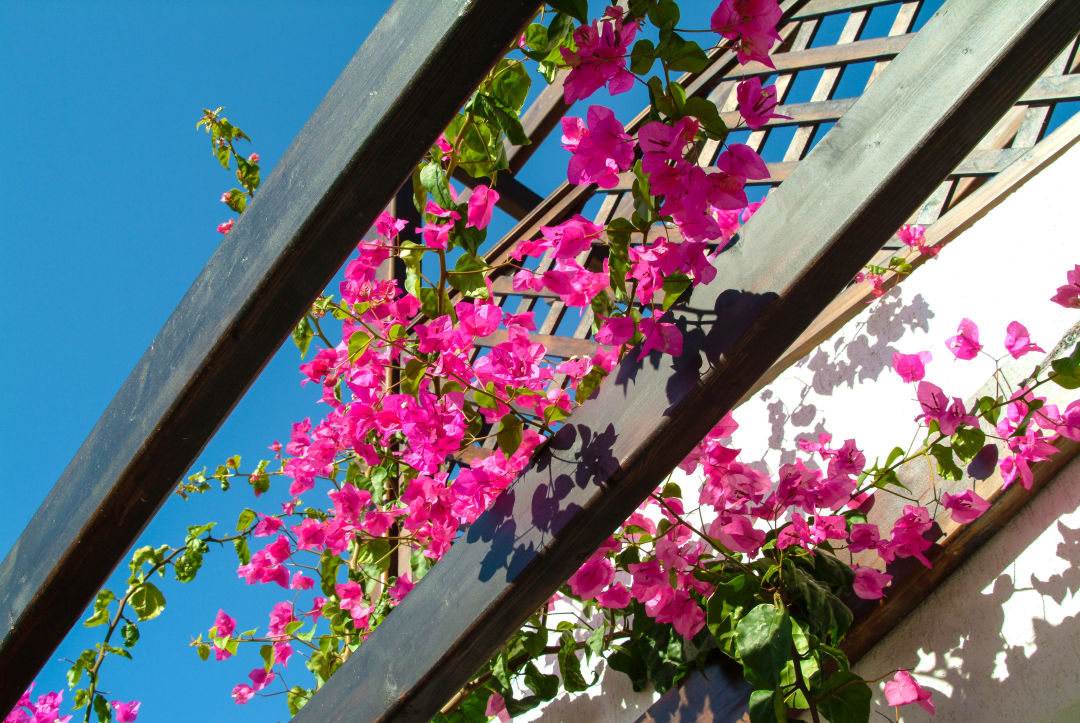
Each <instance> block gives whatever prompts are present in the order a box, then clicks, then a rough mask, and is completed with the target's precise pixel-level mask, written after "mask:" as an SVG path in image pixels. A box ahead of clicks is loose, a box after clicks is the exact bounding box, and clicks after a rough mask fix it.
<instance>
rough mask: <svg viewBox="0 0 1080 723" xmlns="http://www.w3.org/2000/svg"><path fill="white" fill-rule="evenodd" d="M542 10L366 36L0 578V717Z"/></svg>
mask: <svg viewBox="0 0 1080 723" xmlns="http://www.w3.org/2000/svg"><path fill="white" fill-rule="evenodd" d="M539 6H540V2H539V0H472V1H471V2H470V1H469V0H455V1H453V2H440V3H431V2H428V0H399V2H397V3H395V4H394V5H393V6H392V7H391V8H390V10H389V11H388V12H387V14H386V15H385V16H384V17H383V19H382V20H381V21H380V22H379V24H378V25H377V26H376V28H375V29H374V30H373V31H372V34H371V36H370V37H369V39H368V40H367V42H365V43H364V45H363V47H361V48H360V50H359V51H358V52H357V54H356V55H355V56H354V57H353V59H352V60H351V61H350V63H349V65H348V66H347V67H346V68H345V70H344V72H343V73H342V75H341V77H340V78H338V80H337V81H336V82H335V84H334V86H333V87H332V88H331V89H330V91H329V92H328V93H327V95H326V97H325V98H324V100H323V101H322V103H321V104H320V105H319V107H318V109H316V111H315V113H314V114H313V115H312V117H311V119H310V120H309V121H308V122H307V124H306V125H305V126H304V128H303V129H302V130H301V131H300V133H299V134H298V135H297V138H296V139H295V140H294V141H293V144H292V145H291V146H290V148H289V150H288V151H287V152H286V154H285V156H284V157H283V158H282V160H281V161H280V162H279V163H278V165H277V167H276V168H275V169H274V171H273V173H272V174H271V175H270V177H269V178H267V180H266V182H265V183H264V184H263V187H262V189H261V190H260V193H259V196H258V198H256V199H255V201H254V202H253V203H252V204H251V206H250V207H249V209H248V211H247V213H245V214H244V215H243V216H242V217H241V219H240V221H239V222H238V223H237V225H236V226H235V227H234V228H233V230H232V231H231V232H230V233H229V235H228V236H227V237H225V239H224V240H223V241H222V243H221V246H220V247H219V248H218V250H217V252H216V253H215V254H214V255H213V257H212V258H211V259H210V261H209V263H208V264H207V266H206V268H205V269H204V271H203V272H202V273H201V274H200V276H199V277H198V279H196V281H195V283H194V284H193V286H192V287H191V289H190V290H189V291H188V293H187V295H186V296H185V297H184V299H183V300H182V301H181V302H180V304H179V305H178V306H177V309H176V311H174V313H173V315H172V316H171V317H170V319H169V320H168V321H167V322H166V324H165V326H164V327H163V328H162V330H161V331H160V332H159V333H158V336H157V338H156V339H155V340H154V342H153V343H152V344H151V346H150V348H149V349H148V351H147V352H146V353H145V354H144V356H143V357H142V359H141V360H140V361H139V363H138V364H137V366H136V367H135V370H134V371H133V372H132V374H131V376H129V377H128V379H127V381H126V382H125V383H124V385H123V387H122V388H121V389H120V391H119V392H118V393H117V395H116V397H115V398H114V399H113V401H112V403H111V404H110V405H109V407H108V408H107V409H106V411H105V413H104V414H103V415H102V417H101V419H100V420H99V421H98V423H97V424H96V426H95V427H94V429H93V431H91V433H90V435H89V437H88V438H87V440H86V442H84V444H83V445H82V447H81V448H80V449H79V451H78V452H77V453H76V455H75V458H74V459H73V460H72V462H71V463H70V464H69V465H68V467H67V469H66V470H65V471H64V473H63V474H62V475H61V477H60V479H59V481H58V482H57V483H56V486H55V487H54V488H53V490H52V492H50V494H49V496H48V497H47V498H46V500H45V502H44V503H43V504H42V506H41V508H40V509H39V510H38V512H37V513H36V514H35V516H34V517H33V519H32V520H31V522H30V523H29V525H28V526H27V528H26V530H24V531H23V533H22V535H21V536H20V538H19V539H18V540H17V541H16V543H15V545H14V547H13V548H12V550H11V551H10V552H9V553H8V555H7V557H6V559H5V560H4V562H3V564H2V565H0V619H3V620H5V621H9V620H10V621H11V622H10V624H5V626H4V637H3V640H2V642H0V710H9V709H10V708H11V707H12V706H13V705H14V704H15V702H16V699H17V698H18V696H19V695H20V694H21V693H22V691H23V690H24V689H25V688H26V687H27V685H29V683H30V682H31V681H32V680H33V677H34V675H35V674H36V673H37V671H38V670H39V669H40V667H41V666H42V665H43V664H44V662H45V661H46V660H47V659H48V657H49V656H50V655H51V653H52V651H53V650H54V649H55V648H56V646H57V645H58V644H59V642H60V641H61V640H62V639H63V637H64V635H65V634H66V633H67V630H68V628H70V627H71V626H72V625H73V624H74V623H75V622H77V620H78V618H79V616H80V614H81V613H82V611H83V609H84V608H85V606H86V605H87V604H88V603H89V602H90V601H91V599H92V598H93V596H94V594H95V593H96V591H97V590H98V589H99V588H100V587H101V586H102V585H103V584H104V582H105V581H106V579H107V578H108V575H109V573H110V572H111V571H112V570H113V568H114V567H115V566H116V565H117V563H118V562H120V560H121V559H122V557H123V555H125V553H126V551H127V549H128V548H129V547H130V546H131V545H132V543H133V542H134V541H135V540H136V538H137V537H138V535H139V533H140V532H141V531H142V530H143V528H144V527H145V525H146V524H147V522H148V521H149V520H150V518H151V516H152V515H153V514H154V512H155V511H156V510H157V508H158V507H159V506H160V505H161V504H162V502H163V501H164V500H165V499H166V498H167V497H168V496H169V494H170V493H171V492H172V490H173V488H174V486H175V484H176V481H177V480H178V479H179V478H180V477H181V476H182V475H183V474H184V472H185V471H186V470H187V469H188V467H189V466H190V465H191V463H192V462H193V461H194V459H195V458H196V457H197V456H198V454H199V452H200V451H201V450H202V448H203V447H204V445H205V444H206V442H207V441H208V440H209V438H210V437H211V435H212V434H213V432H214V431H215V430H216V429H217V427H218V426H219V425H220V424H221V422H222V421H223V420H224V419H225V417H226V416H227V414H228V413H229V411H230V410H231V409H232V407H233V406H234V405H235V403H236V402H237V400H239V398H240V396H241V395H242V394H243V392H244V391H245V390H246V389H247V388H248V386H249V385H250V384H251V382H252V380H254V379H255V377H256V376H257V374H258V373H259V371H260V370H261V369H262V367H263V366H264V365H265V364H266V362H267V360H268V359H269V358H270V356H271V355H272V354H273V353H274V351H276V350H277V348H278V347H279V346H280V345H281V343H282V341H283V340H284V339H285V338H286V337H287V336H288V334H289V331H290V330H291V328H292V327H293V326H294V325H295V323H296V322H297V320H298V319H299V318H300V316H301V315H302V314H303V313H304V311H305V310H306V309H307V308H308V306H309V305H310V304H311V302H312V301H313V300H314V298H315V297H316V295H317V294H318V293H320V292H321V291H322V289H323V288H324V287H325V285H326V284H327V283H328V282H329V281H330V280H331V278H332V277H333V275H334V273H335V272H336V270H337V269H338V268H339V267H340V266H341V264H342V263H343V262H344V260H345V259H346V258H347V256H348V254H349V253H350V251H351V250H352V249H353V247H354V246H355V244H356V239H357V233H358V230H359V229H365V228H368V227H369V226H370V225H371V224H372V223H373V222H374V219H375V217H376V216H377V215H378V213H379V212H380V211H381V210H382V208H383V207H384V206H385V205H386V204H387V203H388V202H389V200H390V199H391V197H392V196H393V195H394V192H395V190H396V189H397V188H398V187H399V186H400V185H401V183H402V182H403V181H404V180H405V179H406V178H408V176H409V174H410V172H411V170H412V167H413V166H414V165H415V163H416V162H417V160H418V159H419V158H420V157H421V156H422V155H423V154H424V153H425V152H426V151H427V150H428V149H429V148H430V147H431V144H432V143H433V142H434V140H435V138H436V137H437V136H438V135H439V133H440V132H441V131H442V130H443V128H444V127H445V126H446V124H447V123H448V122H449V121H450V119H451V118H452V117H453V115H454V113H455V112H457V110H458V109H459V108H460V107H461V105H462V104H463V103H464V102H465V100H466V99H467V98H468V97H469V94H470V93H471V92H472V91H473V88H474V87H475V86H476V85H477V84H478V83H479V81H480V80H481V79H482V78H483V76H484V74H485V73H486V72H487V70H488V69H489V68H490V66H491V65H492V64H493V62H494V61H495V60H496V59H497V58H498V57H499V56H500V55H501V54H502V53H503V51H504V50H505V49H506V48H507V47H508V46H509V45H510V44H511V43H512V42H513V40H514V39H515V38H516V37H517V36H518V34H519V33H520V31H521V29H522V28H523V27H524V25H525V24H526V23H527V22H528V20H529V19H530V18H531V17H532V16H533V15H534V14H535V13H536V11H537V10H538V8H539ZM358 189H361V190H362V192H360V191H358Z"/></svg>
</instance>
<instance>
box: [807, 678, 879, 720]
mask: <svg viewBox="0 0 1080 723" xmlns="http://www.w3.org/2000/svg"><path fill="white" fill-rule="evenodd" d="M873 697H874V694H873V691H871V690H870V686H868V685H867V684H866V683H864V682H863V680H862V678H860V677H859V676H858V675H856V674H855V673H852V672H851V671H850V670H840V671H837V672H836V673H833V674H832V675H831V676H829V679H828V680H827V681H825V685H823V686H822V688H821V692H820V693H819V694H818V696H817V698H818V709H819V710H820V711H821V712H822V713H823V714H824V715H825V717H826V718H828V719H829V721H830V723H866V721H868V720H869V719H870V701H871V699H872V698H873Z"/></svg>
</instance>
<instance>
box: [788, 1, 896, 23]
mask: <svg viewBox="0 0 1080 723" xmlns="http://www.w3.org/2000/svg"><path fill="white" fill-rule="evenodd" d="M894 2H896V0H810V2H808V3H807V4H806V7H805V8H803V9H802V10H800V11H799V12H798V13H796V14H795V18H794V19H795V20H807V19H809V18H816V17H821V16H822V15H832V14H834V13H842V12H845V11H849V10H864V9H867V8H873V7H876V6H878V5H888V4H890V3H894Z"/></svg>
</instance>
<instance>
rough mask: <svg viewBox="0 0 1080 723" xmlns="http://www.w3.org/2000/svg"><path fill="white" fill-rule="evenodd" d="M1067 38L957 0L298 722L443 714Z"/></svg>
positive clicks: (1055, 8)
mask: <svg viewBox="0 0 1080 723" xmlns="http://www.w3.org/2000/svg"><path fill="white" fill-rule="evenodd" d="M1078 31H1080V4H1077V3H1076V2H1075V0H1010V2H1008V3H992V4H987V3H986V2H985V0H949V2H948V3H947V4H946V5H945V6H944V7H943V8H942V9H941V10H940V11H939V12H938V13H937V15H936V16H935V17H934V19H932V20H931V21H930V22H929V23H928V24H927V26H926V27H925V28H924V29H923V30H922V31H921V32H920V33H919V34H918V36H917V37H916V38H914V39H912V40H911V42H910V43H909V45H908V47H907V48H906V49H905V51H904V52H903V53H902V54H901V55H900V56H899V57H897V59H896V60H895V61H893V63H892V64H891V65H890V67H889V68H887V69H886V70H885V72H884V73H882V75H881V77H880V78H879V79H878V81H877V82H876V83H874V85H872V86H871V87H870V88H869V89H868V90H867V91H866V93H865V94H864V96H863V98H862V99H861V100H860V101H859V102H858V103H857V104H856V105H855V106H854V107H853V108H852V109H851V111H850V112H849V113H848V114H847V115H846V116H845V117H844V118H843V119H842V120H841V121H840V122H839V123H837V125H836V126H835V127H834V128H833V130H832V131H831V132H830V133H829V134H828V135H827V136H826V137H825V138H824V139H823V140H822V141H821V143H819V144H818V146H817V147H816V148H815V149H814V151H813V152H812V153H811V154H810V156H809V157H808V158H807V160H806V161H804V162H803V164H802V165H801V166H800V167H799V168H798V169H796V171H795V172H794V173H792V174H791V177H790V178H789V180H788V181H787V183H785V184H784V185H783V186H782V187H781V188H780V189H778V190H777V191H776V192H774V193H773V195H772V196H770V200H769V203H767V204H765V206H763V207H762V209H761V210H760V211H759V212H758V213H757V214H756V215H755V216H754V217H753V219H751V221H750V222H749V223H748V224H747V225H746V227H745V228H744V229H743V232H742V234H741V239H740V240H739V242H738V243H737V244H735V246H734V247H733V249H732V250H731V251H730V252H727V253H725V257H726V258H725V260H724V263H723V264H722V267H721V270H720V273H719V275H718V277H717V279H716V280H715V281H714V282H713V283H712V284H711V285H710V286H708V287H699V288H698V289H696V290H695V292H694V293H693V294H692V295H691V296H690V298H689V300H688V301H687V302H686V303H685V304H681V305H677V306H678V309H677V311H675V312H674V313H673V315H672V317H671V318H672V319H673V320H674V321H675V323H677V324H678V325H679V326H680V327H681V328H682V330H683V332H684V335H685V346H684V354H683V356H682V357H680V358H679V359H676V360H671V359H668V358H661V357H660V356H659V355H653V356H650V357H646V358H645V359H643V360H638V359H637V355H636V354H631V356H630V357H629V358H628V359H626V360H625V361H624V362H623V363H622V364H621V365H620V366H619V367H618V368H617V369H616V370H615V371H614V372H613V373H612V374H611V378H609V379H608V380H606V381H605V383H604V384H603V385H602V387H601V390H600V392H599V396H598V398H596V399H593V400H591V401H589V402H588V403H586V404H585V405H584V406H582V407H581V408H580V409H579V410H578V411H577V412H576V413H575V415H574V416H573V417H572V418H571V419H570V420H567V421H568V423H567V424H566V425H565V426H563V427H562V428H561V429H560V430H559V432H558V433H557V434H556V435H555V437H554V438H553V439H552V440H550V442H549V443H548V444H546V445H545V446H544V447H542V448H541V449H540V450H539V451H538V453H537V455H536V457H535V458H534V460H533V462H532V463H531V464H530V466H529V467H528V469H526V471H525V472H523V473H522V475H521V477H519V478H518V480H517V481H516V482H515V483H514V484H513V485H512V486H511V487H510V488H509V489H507V490H506V491H505V492H504V493H503V494H502V495H501V496H500V497H499V498H498V499H497V500H496V502H495V504H494V505H493V507H492V508H491V509H490V510H488V511H487V512H486V513H484V514H483V515H482V516H481V517H480V518H479V519H478V520H477V521H476V522H475V523H474V524H473V525H472V526H471V527H470V528H469V529H468V530H467V531H466V532H465V533H464V534H463V535H462V537H461V538H460V539H459V540H458V541H457V542H456V543H455V544H454V546H453V547H452V548H451V550H450V551H449V552H448V553H447V554H446V556H445V557H444V558H443V560H442V561H440V563H439V564H438V565H436V566H435V567H434V568H433V569H432V570H431V572H430V573H429V574H428V575H427V576H426V577H425V578H424V579H423V581H421V582H420V584H419V585H417V587H416V589H415V590H413V592H412V594H410V596H409V597H408V598H406V599H405V601H404V602H403V603H402V604H401V605H400V606H399V608H398V609H397V610H395V611H394V612H393V613H391V614H390V615H389V616H388V617H387V618H386V620H384V621H383V622H382V624H381V625H380V626H379V627H378V629H376V630H375V632H374V633H372V635H371V637H369V638H368V640H367V641H366V642H365V643H364V644H363V645H361V646H360V648H359V649H358V650H357V651H356V653H354V654H353V656H352V657H351V658H350V659H349V661H348V662H347V663H346V664H345V665H344V666H342V668H341V669H340V670H339V671H338V672H337V673H336V674H335V675H334V677H333V678H332V679H331V680H330V681H329V682H328V683H327V685H326V686H325V687H324V688H323V689H322V690H321V691H320V692H319V693H318V695H316V696H315V697H314V698H313V699H312V701H311V702H310V703H308V705H307V706H306V707H305V708H304V709H303V710H302V711H301V712H300V713H299V714H298V715H297V717H296V718H295V720H297V721H330V722H333V721H354V720H363V721H388V720H427V719H429V718H430V717H431V716H432V715H433V714H434V713H435V712H437V711H438V710H439V708H440V706H441V705H442V704H443V702H444V701H445V700H446V699H448V698H449V697H450V696H451V695H453V693H454V692H455V691H456V690H458V688H460V686H462V685H463V684H464V683H466V682H467V681H468V680H469V678H470V677H471V676H472V675H473V674H474V673H475V671H476V670H477V669H479V668H480V667H481V666H482V665H483V664H484V663H485V661H487V660H489V659H490V657H491V656H492V655H493V654H494V653H496V652H497V651H498V649H499V648H500V646H501V645H502V644H503V642H504V641H505V640H506V638H507V637H508V636H509V635H510V634H512V633H513V631H514V630H516V629H517V628H518V627H519V626H520V625H521V623H522V622H523V621H524V620H525V619H527V617H528V616H529V615H530V614H531V613H532V612H534V611H535V610H537V609H539V608H540V606H541V605H543V604H544V602H545V601H546V600H547V599H548V598H549V597H550V595H551V594H552V593H553V592H554V591H555V590H556V589H557V588H558V586H559V585H560V584H561V583H562V582H563V581H564V580H566V579H567V578H568V577H569V576H570V575H571V574H572V573H573V572H574V571H575V570H576V569H577V568H578V567H579V566H580V565H581V563H582V562H583V561H584V560H585V559H586V558H587V557H588V556H589V555H590V554H591V553H592V551H593V550H595V549H596V548H597V547H598V546H599V545H600V543H601V542H602V541H603V540H604V539H605V538H606V537H607V536H608V535H609V534H611V532H612V531H613V530H614V529H615V528H616V527H617V526H618V525H619V524H620V523H621V522H622V521H623V520H625V519H626V518H627V516H629V514H630V513H631V512H632V511H633V510H634V509H635V508H636V507H637V506H638V504H639V503H640V502H641V501H642V500H643V499H644V498H645V497H646V495H647V494H648V493H649V492H650V491H651V490H652V489H653V488H655V486H656V485H657V482H658V481H659V480H661V479H663V477H664V476H665V475H666V474H667V473H668V472H669V471H670V470H671V469H673V468H674V467H675V465H676V464H677V463H678V462H679V461H680V460H681V459H682V458H683V457H684V456H685V455H686V454H687V452H689V451H690V449H691V448H692V447H693V445H694V444H695V443H696V442H697V441H698V440H700V439H701V438H702V437H703V436H704V435H705V433H706V432H707V431H708V430H709V429H710V428H711V427H712V426H713V425H714V424H715V423H716V421H717V420H718V419H719V418H720V417H721V416H722V415H723V414H724V413H725V412H727V411H728V410H729V409H731V408H732V407H733V406H734V405H735V403H736V402H737V401H738V400H739V398H740V397H741V396H742V394H743V393H744V392H745V391H746V390H747V389H748V388H749V387H750V386H751V385H752V384H753V383H754V381H755V380H756V379H757V378H758V377H759V376H760V375H761V374H763V373H764V372H765V371H766V370H767V369H768V367H769V365H771V364H772V363H773V361H775V360H776V359H777V358H778V357H779V356H780V355H781V354H782V353H783V351H784V349H785V348H786V347H787V346H788V345H789V344H791V342H793V341H794V340H795V338H796V337H797V336H798V335H799V333H800V332H801V331H802V330H803V329H804V328H805V327H806V326H807V325H809V324H810V322H811V321H812V320H813V318H814V316H815V315H816V314H817V313H818V312H820V311H821V310H822V308H824V306H825V305H826V304H827V303H828V302H829V301H830V300H831V299H832V298H833V297H834V296H835V295H836V294H837V293H838V292H839V291H840V290H841V289H842V288H843V287H844V286H845V285H846V284H847V282H848V281H850V279H851V278H852V277H853V276H854V275H855V273H856V271H858V269H859V268H860V267H861V266H862V265H863V264H864V263H865V262H866V261H867V260H868V259H869V258H871V256H872V255H873V254H874V253H875V252H876V251H877V250H878V249H880V248H881V246H882V244H883V243H884V242H885V240H886V239H888V238H889V237H890V236H891V235H892V234H893V233H894V232H895V230H896V229H897V228H898V227H899V226H900V224H902V223H903V222H904V221H905V220H906V219H907V218H908V216H910V215H911V213H913V212H914V211H915V209H917V208H918V206H919V204H921V203H922V202H923V199H924V198H925V197H926V196H927V195H929V194H930V192H931V191H932V190H933V189H934V187H935V186H936V185H937V184H938V183H940V181H941V179H943V178H944V177H945V176H946V174H948V173H949V171H950V170H952V168H954V167H955V166H956V164H958V163H959V162H960V161H961V160H962V159H963V157H964V155H965V154H967V153H968V152H969V151H970V150H971V149H972V148H974V147H975V145H976V143H978V141H979V139H980V138H982V136H983V135H985V134H986V133H987V132H988V131H989V130H990V128H991V127H992V126H993V125H994V123H995V122H996V120H997V119H998V118H999V117H1000V116H1001V115H1002V114H1003V113H1004V112H1005V111H1006V110H1007V109H1008V108H1009V106H1010V105H1012V103H1013V102H1014V101H1015V100H1016V99H1017V98H1019V97H1020V95H1021V93H1022V92H1023V91H1024V89H1025V88H1026V87H1028V86H1029V85H1030V84H1031V83H1032V82H1033V81H1034V80H1035V78H1036V77H1038V74H1039V72H1040V71H1041V70H1042V69H1043V68H1044V67H1045V66H1046V65H1047V64H1048V63H1049V62H1050V61H1051V60H1052V59H1053V57H1054V55H1055V54H1057V53H1058V52H1059V51H1060V49H1061V48H1063V47H1064V46H1065V43H1066V42H1068V41H1069V40H1070V39H1071V38H1072V37H1073V36H1074V35H1075V34H1076V33H1077V32H1078ZM927 79H933V82H927Z"/></svg>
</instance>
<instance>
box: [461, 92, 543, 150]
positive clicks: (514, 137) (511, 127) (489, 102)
mask: <svg viewBox="0 0 1080 723" xmlns="http://www.w3.org/2000/svg"><path fill="white" fill-rule="evenodd" d="M469 109H470V110H471V111H472V112H473V113H475V114H476V115H478V116H480V117H481V118H486V119H488V120H490V121H492V122H493V123H494V124H495V125H496V126H498V127H499V130H501V131H502V132H503V133H505V134H506V137H507V139H509V141H510V142H511V143H512V144H514V145H515V146H525V145H528V144H529V143H530V141H529V136H527V135H526V134H525V129H524V128H523V127H522V125H521V119H520V118H518V115H517V112H516V111H514V110H513V109H511V108H509V107H507V106H505V105H503V103H502V102H501V101H499V99H498V98H496V97H494V96H491V95H488V94H486V93H477V94H476V95H475V96H473V99H472V101H471V102H470V103H469Z"/></svg>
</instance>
